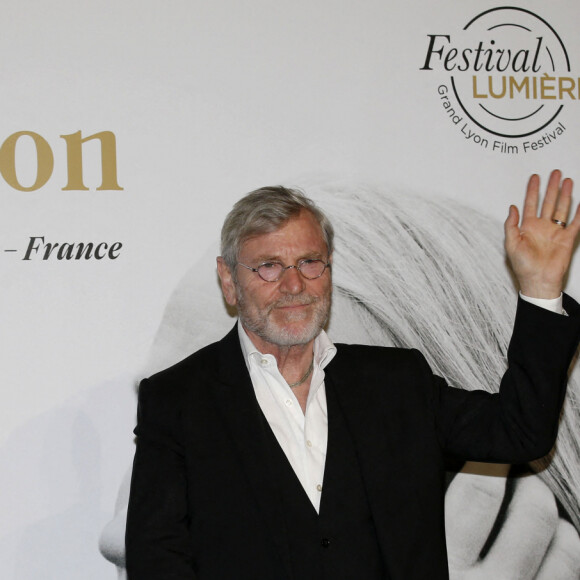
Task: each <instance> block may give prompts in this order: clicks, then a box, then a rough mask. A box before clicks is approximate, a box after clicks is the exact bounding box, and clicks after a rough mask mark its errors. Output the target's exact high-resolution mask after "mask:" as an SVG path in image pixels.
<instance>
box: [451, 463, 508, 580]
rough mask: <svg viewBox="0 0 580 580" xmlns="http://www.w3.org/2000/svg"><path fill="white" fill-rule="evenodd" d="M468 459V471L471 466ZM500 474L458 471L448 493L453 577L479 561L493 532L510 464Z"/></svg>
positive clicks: (501, 468) (499, 467)
mask: <svg viewBox="0 0 580 580" xmlns="http://www.w3.org/2000/svg"><path fill="white" fill-rule="evenodd" d="M470 465H472V466H473V465H475V466H477V465H478V464H470V463H467V464H466V466H465V467H464V471H465V470H466V469H467V470H469V468H470ZM498 469H500V470H502V473H501V476H500V477H492V476H489V475H480V474H477V473H464V472H460V473H458V474H457V475H456V476H455V478H454V479H453V481H452V482H451V484H450V485H449V488H448V490H447V493H446V494H445V529H446V535H447V549H448V552H449V568H450V571H451V574H452V578H453V577H457V576H458V575H459V577H460V574H461V572H462V571H464V570H465V569H469V568H471V567H472V566H474V565H475V563H476V562H477V560H478V558H479V554H480V552H481V550H482V548H483V546H484V544H485V542H486V540H487V538H488V536H489V534H490V532H491V529H492V527H493V524H494V522H495V519H496V517H497V514H498V512H499V509H500V506H501V504H502V501H503V497H504V494H505V484H506V479H505V476H506V475H507V472H508V470H509V466H507V465H506V466H503V465H501V466H498Z"/></svg>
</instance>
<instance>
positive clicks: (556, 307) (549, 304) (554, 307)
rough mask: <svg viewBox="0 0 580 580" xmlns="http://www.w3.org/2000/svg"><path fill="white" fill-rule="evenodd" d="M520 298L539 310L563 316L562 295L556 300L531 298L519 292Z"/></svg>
mask: <svg viewBox="0 0 580 580" xmlns="http://www.w3.org/2000/svg"><path fill="white" fill-rule="evenodd" d="M520 298H521V299H522V300H525V301H526V302H530V303H531V304H535V305H536V306H539V307H540V308H545V309H546V310H550V311H551V312H555V313H556V314H565V312H564V308H563V307H562V293H560V296H558V297H557V298H533V297H531V296H526V295H525V294H523V293H522V292H520Z"/></svg>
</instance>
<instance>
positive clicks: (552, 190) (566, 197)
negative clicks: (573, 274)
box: [505, 170, 580, 298]
mask: <svg viewBox="0 0 580 580" xmlns="http://www.w3.org/2000/svg"><path fill="white" fill-rule="evenodd" d="M561 180H562V173H561V172H560V171H558V170H555V171H552V173H551V175H550V179H549V181H548V186H547V188H546V195H545V197H544V202H543V203H542V207H541V210H540V215H539V217H538V206H539V197H540V194H539V190H540V178H539V177H538V176H537V175H532V177H530V180H529V182H528V188H527V191H526V198H525V201H524V208H523V212H522V219H521V223H520V215H519V212H518V209H517V208H516V207H515V206H514V205H512V206H510V210H509V215H508V218H507V220H506V222H505V248H506V252H507V255H508V258H509V261H510V263H511V266H512V269H513V271H514V274H515V276H516V278H517V281H518V284H519V287H520V290H521V292H522V294H524V295H526V296H529V297H531V298H557V297H558V296H560V293H561V292H562V288H563V285H564V278H565V276H566V273H567V271H568V268H569V266H570V260H571V258H572V252H573V250H574V243H575V241H576V238H577V236H578V232H580V206H579V207H578V208H577V209H576V212H575V214H574V218H573V219H572V221H571V222H569V223H567V221H568V215H569V213H570V206H571V204H572V187H573V184H572V180H571V179H569V178H567V179H564V181H561Z"/></svg>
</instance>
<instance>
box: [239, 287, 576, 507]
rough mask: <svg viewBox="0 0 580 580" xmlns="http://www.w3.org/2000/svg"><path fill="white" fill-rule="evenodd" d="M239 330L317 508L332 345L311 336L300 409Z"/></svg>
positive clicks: (253, 374)
mask: <svg viewBox="0 0 580 580" xmlns="http://www.w3.org/2000/svg"><path fill="white" fill-rule="evenodd" d="M520 296H521V297H522V299H523V300H526V301H527V302H531V303H533V304H535V305H536V306H541V307H542V308H546V309H548V310H551V311H553V312H558V313H562V314H565V312H564V311H563V309H562V296H560V297H559V298H555V299H553V300H545V299H541V298H529V297H527V296H524V295H522V294H520ZM238 335H239V337H240V344H241V347H242V353H243V355H244V360H245V361H246V365H247V367H248V371H249V373H250V378H251V379H252V384H253V386H254V392H255V394H256V398H257V399H258V404H259V405H260V408H261V409H262V412H263V413H264V416H265V417H266V420H267V421H268V423H269V424H270V427H271V429H272V431H273V432H274V435H275V436H276V439H277V440H278V443H279V444H280V447H281V448H282V450H283V451H284V453H285V454H286V457H287V458H288V461H289V462H290V465H291V466H292V469H294V473H296V476H297V477H298V479H299V481H300V483H301V484H302V487H303V488H304V491H305V492H306V494H307V495H308V497H309V498H310V501H311V502H312V505H313V506H314V508H315V509H316V511H317V512H318V511H319V509H320V497H321V492H322V480H323V478H324V466H325V463H326V447H327V443H328V411H327V407H326V391H325V388H324V367H326V365H327V364H328V363H329V362H330V361H331V360H332V359H333V358H334V355H335V354H336V347H335V346H334V344H333V343H332V341H331V340H330V339H329V338H328V335H327V334H326V333H325V332H324V330H323V331H322V332H321V333H320V334H319V335H318V336H317V337H316V339H315V340H314V369H313V371H312V379H311V382H310V390H309V392H308V399H307V401H306V412H305V413H303V412H302V409H301V407H300V403H299V402H298V399H297V398H296V396H295V395H294V392H293V391H292V389H291V388H290V387H289V386H288V383H287V382H286V380H285V379H284V377H283V376H282V374H281V373H280V371H279V370H278V364H277V362H276V359H275V358H274V356H273V355H271V354H262V353H261V352H259V351H258V349H257V348H256V347H255V346H254V344H253V343H252V341H251V339H250V337H249V336H248V335H247V334H246V331H245V330H244V329H243V327H242V325H241V323H240V322H239V321H238Z"/></svg>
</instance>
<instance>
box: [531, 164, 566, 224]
mask: <svg viewBox="0 0 580 580" xmlns="http://www.w3.org/2000/svg"><path fill="white" fill-rule="evenodd" d="M561 179H562V172H561V171H558V170H557V169H555V170H554V171H552V173H550V178H549V179H548V186H547V187H546V195H545V197H544V203H543V204H542V212H541V214H540V217H542V218H544V219H548V220H551V219H552V218H553V217H554V211H555V210H556V204H557V203H558V201H559V196H558V193H559V191H560V180H561ZM538 181H539V180H538ZM538 185H539V183H538ZM568 204H569V202H568ZM566 217H568V212H567V211H566V215H565V216H564V219H562V221H566ZM558 219H560V218H558Z"/></svg>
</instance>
